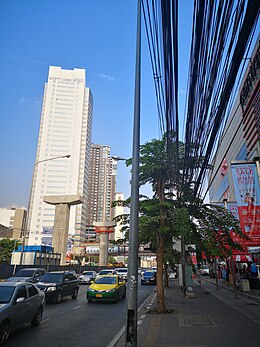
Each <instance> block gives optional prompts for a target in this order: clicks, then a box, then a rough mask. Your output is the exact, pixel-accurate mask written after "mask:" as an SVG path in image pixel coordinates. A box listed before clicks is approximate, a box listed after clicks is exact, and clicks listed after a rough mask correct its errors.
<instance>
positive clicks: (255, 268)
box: [250, 263, 257, 277]
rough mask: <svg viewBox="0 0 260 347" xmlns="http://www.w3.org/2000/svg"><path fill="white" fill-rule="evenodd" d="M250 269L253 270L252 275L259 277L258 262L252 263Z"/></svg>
mask: <svg viewBox="0 0 260 347" xmlns="http://www.w3.org/2000/svg"><path fill="white" fill-rule="evenodd" d="M250 270H251V274H252V277H257V266H256V263H252V264H251V265H250Z"/></svg>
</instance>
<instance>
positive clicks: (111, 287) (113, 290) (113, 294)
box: [87, 275, 126, 303]
mask: <svg viewBox="0 0 260 347" xmlns="http://www.w3.org/2000/svg"><path fill="white" fill-rule="evenodd" d="M125 296H126V283H125V281H122V280H121V279H120V277H119V276H118V275H105V276H100V277H98V278H96V280H95V282H94V283H93V284H91V285H90V286H89V287H88V290H87V301H88V302H89V303H91V302H92V301H114V302H118V301H119V300H120V299H121V298H123V299H124V298H125Z"/></svg>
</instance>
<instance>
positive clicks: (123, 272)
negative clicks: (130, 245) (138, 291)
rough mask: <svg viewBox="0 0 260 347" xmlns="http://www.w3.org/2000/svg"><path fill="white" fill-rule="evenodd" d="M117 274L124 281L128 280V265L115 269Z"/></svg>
mask: <svg viewBox="0 0 260 347" xmlns="http://www.w3.org/2000/svg"><path fill="white" fill-rule="evenodd" d="M115 271H116V274H117V275H118V276H119V277H120V278H121V279H122V280H123V281H127V274H128V270H127V268H126V267H119V268H117V269H115Z"/></svg>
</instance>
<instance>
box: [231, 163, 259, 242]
mask: <svg viewBox="0 0 260 347" xmlns="http://www.w3.org/2000/svg"><path fill="white" fill-rule="evenodd" d="M231 170H232V175H233V182H234V188H235V195H236V199H237V213H238V216H239V220H240V226H241V229H242V232H243V233H244V234H245V235H247V236H248V237H250V240H246V241H243V243H244V244H245V245H246V246H260V185H259V179H258V173H257V167H256V164H254V163H248V164H247V163H246V162H245V163H241V164H240V163H238V164H237V163H234V164H233V163H232V164H231Z"/></svg>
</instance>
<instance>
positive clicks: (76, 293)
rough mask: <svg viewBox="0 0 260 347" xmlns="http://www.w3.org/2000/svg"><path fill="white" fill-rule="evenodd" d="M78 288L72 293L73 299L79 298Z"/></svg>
mask: <svg viewBox="0 0 260 347" xmlns="http://www.w3.org/2000/svg"><path fill="white" fill-rule="evenodd" d="M78 291H79V290H78V288H75V290H74V294H73V295H71V298H72V299H73V300H75V299H77V296H78Z"/></svg>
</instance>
